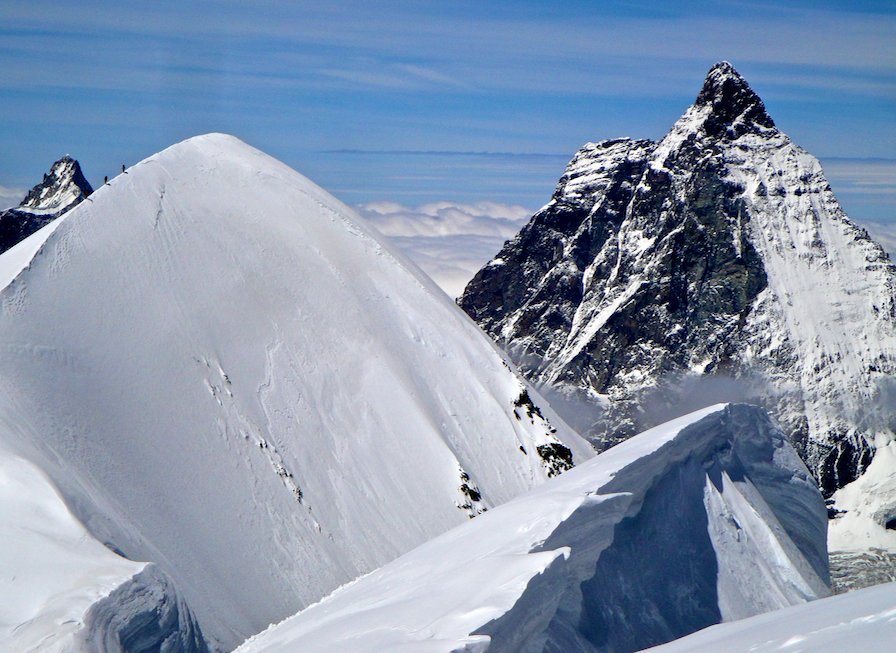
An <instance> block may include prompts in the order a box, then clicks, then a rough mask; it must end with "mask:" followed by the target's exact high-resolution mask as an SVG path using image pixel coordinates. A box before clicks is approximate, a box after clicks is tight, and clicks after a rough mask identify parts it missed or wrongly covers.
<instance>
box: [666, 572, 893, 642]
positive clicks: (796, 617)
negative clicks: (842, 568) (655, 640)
mask: <svg viewBox="0 0 896 653" xmlns="http://www.w3.org/2000/svg"><path fill="white" fill-rule="evenodd" d="M894 642H896V583H888V584H886V585H878V586H877V587H869V588H866V589H861V590H856V591H854V592H849V593H848V594H841V595H839V596H832V597H830V598H826V599H822V600H820V601H813V602H812V603H809V604H807V605H796V606H793V607H789V608H785V609H783V610H778V611H776V612H770V613H768V614H763V615H759V616H756V617H752V618H750V619H744V620H743V621H736V622H734V623H728V624H721V625H718V626H712V627H710V628H707V629H705V630H701V631H700V632H698V633H694V634H693V635H690V636H688V637H685V638H683V639H680V640H677V641H674V642H670V643H669V644H665V645H663V646H658V647H656V648H652V649H649V650H650V652H651V653H719V652H720V651H724V653H771V652H772V651H786V652H788V653H809V652H811V653H844V652H845V651H863V652H865V653H872V652H873V653H878V652H881V653H883V652H884V651H891V650H892V649H893V644H894Z"/></svg>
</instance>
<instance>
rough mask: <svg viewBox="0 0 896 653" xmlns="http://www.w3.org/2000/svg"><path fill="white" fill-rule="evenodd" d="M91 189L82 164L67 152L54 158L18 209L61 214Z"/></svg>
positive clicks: (37, 212)
mask: <svg viewBox="0 0 896 653" xmlns="http://www.w3.org/2000/svg"><path fill="white" fill-rule="evenodd" d="M92 192H93V188H91V186H90V184H89V183H88V182H87V179H85V178H84V174H83V173H82V172H81V166H80V165H79V164H78V162H77V161H76V160H75V159H73V158H72V157H70V156H69V155H68V154H66V155H65V156H63V157H62V158H61V159H59V160H58V161H56V162H55V163H54V164H53V165H52V166H51V167H50V171H49V172H48V173H46V174H45V175H44V178H43V180H42V181H41V182H40V183H39V184H37V185H36V186H35V187H34V188H32V189H31V190H30V191H29V192H28V195H26V196H25V199H24V200H22V203H21V204H20V205H19V208H20V209H21V210H23V211H28V212H29V213H36V214H40V213H54V214H57V215H58V214H60V213H62V212H64V211H66V210H68V209H69V208H71V207H72V206H74V205H75V204H77V203H78V202H80V201H81V200H83V199H84V198H85V197H88V196H89V195H90V194H91V193H92Z"/></svg>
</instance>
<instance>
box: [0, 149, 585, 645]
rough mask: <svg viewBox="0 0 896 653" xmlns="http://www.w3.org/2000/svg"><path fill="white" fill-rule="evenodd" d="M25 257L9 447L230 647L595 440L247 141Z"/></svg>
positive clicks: (10, 340)
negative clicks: (585, 437)
mask: <svg viewBox="0 0 896 653" xmlns="http://www.w3.org/2000/svg"><path fill="white" fill-rule="evenodd" d="M42 240H43V242H42ZM11 253H12V254H14V255H15V256H14V257H13V258H14V260H10V261H4V259H3V257H0V263H2V264H0V272H2V273H3V275H4V278H5V280H6V281H8V283H7V285H6V286H5V288H4V289H3V290H2V293H0V306H2V310H0V342H2V343H3V350H2V351H3V354H2V356H0V398H2V399H0V426H2V428H0V441H5V445H6V446H7V447H9V448H10V449H11V450H13V451H14V452H15V453H16V454H18V455H21V456H23V457H24V458H26V459H28V460H30V461H32V462H33V463H34V464H36V465H37V466H38V467H39V468H40V469H41V470H43V471H44V472H46V473H47V474H48V475H49V477H50V478H51V479H52V481H53V482H54V483H55V485H56V486H57V487H58V488H59V491H60V493H61V495H62V496H63V497H64V498H65V500H66V502H67V503H68V505H69V506H70V507H71V509H72V511H73V513H74V514H75V515H76V516H77V517H78V518H79V519H80V520H81V521H82V522H83V523H84V524H85V525H86V526H87V528H88V529H89V531H90V532H91V533H92V535H93V536H94V537H95V538H96V539H97V540H99V541H100V542H102V543H104V544H107V545H108V546H109V547H110V548H112V549H113V550H115V551H120V552H121V553H122V554H123V555H125V556H126V557H128V558H130V559H132V560H145V561H151V562H154V563H156V564H157V565H158V567H159V569H160V570H161V571H163V572H164V573H165V574H167V576H168V577H169V578H170V579H171V580H172V581H173V583H174V584H175V585H176V586H177V588H178V589H179V590H180V592H182V596H183V597H184V598H185V600H186V602H187V604H188V605H189V606H190V608H191V610H192V611H193V613H194V614H195V615H196V618H197V620H198V622H199V624H200V626H201V628H202V631H203V633H204V634H205V636H206V637H207V638H208V640H209V642H210V643H211V644H212V645H213V647H219V648H225V649H226V648H231V647H233V646H235V645H236V644H237V643H239V642H240V641H242V640H243V639H245V637H247V636H249V635H251V634H253V633H256V632H258V631H259V630H261V629H262V628H264V627H266V626H267V625H268V624H269V623H271V622H272V621H277V620H279V619H282V618H284V617H286V616H288V615H290V614H293V613H295V612H296V611H297V610H298V609H300V608H301V607H303V606H305V605H308V604H309V603H311V602H313V601H316V600H318V599H320V598H321V597H322V596H324V595H325V594H327V593H328V592H330V591H332V590H333V589H334V588H335V587H338V586H339V585H341V584H343V583H345V582H347V581H349V580H351V579H353V578H355V577H357V576H358V575H359V574H361V573H364V572H367V571H370V570H371V569H374V568H376V567H379V566H381V565H382V564H383V563H385V562H388V561H389V560H391V559H393V558H395V557H396V556H398V555H400V554H401V553H403V552H405V551H407V550H409V549H411V548H413V547H414V546H417V545H419V544H421V543H423V542H424V541H426V540H428V539H430V538H431V537H433V536H434V535H436V534H439V533H441V532H444V531H446V530H448V529H449V528H451V527H453V526H456V525H457V524H460V523H463V522H465V521H467V520H468V519H469V517H471V516H474V515H476V514H478V513H480V512H482V511H484V510H486V509H487V508H490V507H492V506H494V505H497V504H500V503H503V502H505V501H507V500H509V499H510V498H512V497H514V496H515V495H517V494H520V493H521V492H523V491H525V490H528V489H530V488H532V487H533V486H535V485H537V484H539V483H540V482H542V481H543V480H545V479H546V478H548V477H549V476H552V475H555V474H558V473H560V472H561V471H563V470H565V469H567V468H568V467H570V466H571V465H572V462H573V458H574V457H575V459H577V460H582V459H584V458H587V457H589V456H590V455H591V454H590V449H589V448H588V447H587V445H585V444H584V443H583V441H581V440H580V439H579V438H578V437H577V436H575V435H574V434H573V433H572V432H571V431H569V429H568V427H566V426H565V425H564V424H563V423H562V422H560V421H559V420H558V419H557V418H556V417H555V415H554V414H553V413H552V412H551V411H550V410H549V408H548V407H547V406H546V405H544V404H543V403H541V399H540V397H539V396H538V395H537V394H535V393H534V392H533V391H532V390H531V389H528V388H527V386H525V385H524V384H523V383H521V382H520V381H519V380H518V378H517V377H516V375H515V374H514V373H513V372H512V371H511V369H510V368H509V367H508V365H507V364H506V363H505V361H504V359H503V358H502V356H501V355H500V354H499V353H498V352H497V350H496V349H495V348H494V346H493V345H492V344H491V343H490V342H489V341H488V339H487V338H486V337H485V336H484V335H483V334H482V333H481V332H480V331H479V330H478V328H477V327H476V326H475V325H474V324H473V323H472V322H471V321H470V320H469V319H468V318H467V317H466V316H465V315H463V314H462V312H461V311H459V309H457V307H456V306H454V305H453V304H452V303H451V302H450V301H449V300H448V298H447V297H445V296H444V294H443V293H442V292H441V291H440V290H439V289H438V288H437V287H436V286H435V285H434V284H433V283H432V282H431V281H430V280H428V279H427V278H425V276H424V275H423V274H422V273H420V272H419V271H417V270H416V268H415V267H414V266H413V265H412V264H409V263H408V262H406V261H405V259H404V258H402V257H401V256H400V255H398V254H396V253H395V252H393V251H392V250H391V249H390V248H389V247H388V246H387V245H384V244H383V243H382V242H380V240H379V239H378V237H377V236H375V235H373V234H372V233H371V232H370V231H368V229H367V228H366V227H365V226H364V225H363V224H362V222H361V221H360V219H359V218H357V217H356V216H355V215H354V214H353V213H352V212H351V211H350V210H349V209H348V208H346V207H345V206H344V205H342V204H341V203H340V202H338V201H337V200H335V199H334V198H333V197H331V196H330V195H328V194H327V193H326V192H324V191H322V190H321V189H319V188H318V187H316V186H314V184H312V183H311V182H309V181H308V180H307V179H305V178H304V177H302V176H301V175H299V174H298V173H296V172H295V171H293V170H291V169H290V168H288V167H286V166H285V165H283V164H281V163H279V162H277V161H275V160H273V159H271V158H270V157H268V156H266V155H265V154H263V153H261V152H259V151H257V150H255V149H253V148H251V147H249V146H248V145H246V144H244V143H242V142H240V141H239V140H237V139H235V138H232V137H228V136H223V135H214V134H213V135H207V136H201V137H196V138H193V139H189V140H187V141H184V142H183V143H180V144H178V145H175V146H172V147H171V148H169V149H167V150H165V151H163V152H161V153H159V154H157V155H155V156H152V157H150V158H148V159H146V160H145V161H143V162H141V163H140V164H138V165H136V166H134V167H133V168H131V169H129V170H128V171H127V173H126V174H122V175H120V176H119V177H116V178H115V179H114V180H112V181H111V182H110V184H108V185H104V186H103V187H102V188H100V189H99V190H97V191H96V192H95V193H94V194H93V195H92V196H91V197H90V198H88V200H87V201H85V202H83V203H82V204H80V205H79V206H77V207H76V208H75V209H73V210H71V211H70V212H68V213H67V214H66V215H65V216H63V217H62V218H60V219H59V221H57V222H56V223H54V224H53V225H52V227H51V228H50V229H45V230H44V231H42V232H39V233H38V234H36V235H35V236H34V237H32V238H31V239H29V241H28V242H27V243H22V246H21V247H20V248H19V249H17V250H16V252H11ZM7 263H8V265H7ZM102 619H105V620H106V621H109V620H110V619H111V620H112V621H114V616H109V615H107V616H106V617H102Z"/></svg>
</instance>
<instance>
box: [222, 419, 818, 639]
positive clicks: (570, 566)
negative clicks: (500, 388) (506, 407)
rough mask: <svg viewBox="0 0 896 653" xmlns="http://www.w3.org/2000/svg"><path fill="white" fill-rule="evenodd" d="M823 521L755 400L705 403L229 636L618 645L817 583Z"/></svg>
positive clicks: (795, 463)
mask: <svg viewBox="0 0 896 653" xmlns="http://www.w3.org/2000/svg"><path fill="white" fill-rule="evenodd" d="M826 521H827V520H826V513H825V507H824V502H823V499H822V496H821V494H820V492H819V491H818V488H817V486H816V484H815V482H814V481H813V480H812V477H811V475H810V474H809V472H808V470H807V469H806V467H805V466H804V465H803V463H802V462H801V461H800V459H799V458H798V456H797V455H796V452H795V451H794V450H793V449H792V447H791V446H790V445H789V444H788V443H787V441H786V439H785V437H784V434H783V433H782V432H781V430H780V429H779V428H778V427H777V426H776V425H774V423H772V422H771V421H770V419H769V418H768V416H767V415H766V414H765V412H764V411H762V410H761V409H760V408H757V407H754V406H747V405H737V404H733V405H728V406H723V405H718V406H714V407H711V408H708V409H704V410H702V411H699V412H696V413H692V414H690V415H688V416H686V417H682V418H679V419H677V420H674V421H672V422H669V423H668V424H664V425H662V426H659V427H656V428H654V429H651V430H650V431H647V432H645V433H643V434H641V435H639V436H636V437H634V438H632V439H630V440H628V441H626V442H624V443H622V444H620V445H618V446H617V447H615V448H613V449H610V450H608V451H607V452H605V453H603V454H601V455H600V456H598V457H596V458H595V459H593V460H590V461H588V462H586V463H584V464H582V465H579V466H578V467H576V469H574V470H572V471H570V472H568V473H567V474H565V475H563V476H562V477H560V478H559V479H556V480H553V481H551V482H550V483H547V484H545V485H543V486H541V487H539V488H536V489H535V490H532V491H531V492H529V493H528V494H526V495H524V496H521V497H518V498H517V499H515V500H513V501H511V502H509V503H507V504H505V505H503V506H500V507H498V508H496V509H495V510H493V511H490V512H489V513H487V514H485V515H482V516H481V517H479V518H477V519H476V520H474V521H473V522H470V523H467V524H464V525H463V526H460V527H458V528H456V529H454V530H452V531H450V532H448V533H446V534H444V535H442V536H440V537H438V538H436V539H434V540H432V541H430V542H428V543H426V544H424V545H423V546H421V547H419V548H417V549H415V550H414V551H412V552H410V553H408V554H406V555H404V556H402V557H401V558H399V559H398V560H395V561H394V562H392V563H390V564H388V565H386V566H384V567H382V568H381V569H378V570H377V571H375V572H373V573H371V574H369V575H368V576H365V577H363V578H361V579H359V580H357V581H355V582H354V583H352V584H350V585H348V586H346V587H343V588H340V589H339V590H337V591H336V592H334V593H333V594H331V595H330V596H328V597H327V598H326V599H324V600H323V601H321V602H320V603H318V604H316V605H314V606H312V607H310V608H307V609H306V610H305V611H303V612H301V613H299V614H298V615H296V616H294V617H292V618H290V619H288V620H286V621H285V622H283V623H281V624H279V625H277V626H275V627H273V628H271V629H270V630H268V631H266V632H264V633H262V634H260V635H258V636H256V637H255V638H253V639H252V640H250V641H249V642H247V643H246V644H244V645H243V646H242V647H241V648H240V649H238V650H239V653H285V652H287V651H290V652H291V651H299V650H300V651H302V652H303V653H315V652H318V651H320V652H327V653H331V652H332V651H340V653H350V652H351V653H362V652H363V653H368V652H374V651H376V652H379V651H414V652H415V653H428V652H433V653H435V652H437V651H438V652H445V651H467V652H469V653H472V652H476V653H484V652H485V651H488V653H499V652H501V653H503V652H508V653H511V652H512V653H529V652H532V653H534V652H542V651H544V652H558V653H559V652H561V651H562V652H564V653H577V652H580V653H594V652H596V651H613V652H615V653H622V652H626V651H636V650H639V649H642V648H644V647H647V646H651V645H655V644H659V643H662V642H667V641H670V640H672V639H675V638H678V637H681V636H683V635H686V634H688V633H691V632H694V631H696V630H698V629H700V628H704V627H706V626H708V625H711V624H714V623H718V622H719V621H728V620H733V619H741V618H744V617H748V616H751V615H754V614H756V613H759V612H764V611H768V610H774V609H777V608H781V607H784V606H789V605H793V604H797V603H802V602H805V601H808V600H811V599H815V598H818V597H820V596H825V595H827V593H828V590H827V585H826V583H827V557H826V544H825V536H826Z"/></svg>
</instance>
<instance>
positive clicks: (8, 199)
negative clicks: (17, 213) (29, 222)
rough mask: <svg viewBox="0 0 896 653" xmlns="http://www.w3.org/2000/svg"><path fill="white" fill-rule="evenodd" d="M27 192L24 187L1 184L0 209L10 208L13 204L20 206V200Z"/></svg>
mask: <svg viewBox="0 0 896 653" xmlns="http://www.w3.org/2000/svg"><path fill="white" fill-rule="evenodd" d="M27 192H28V191H27V190H25V189H24V188H10V187H8V186H0V210H3V209H8V208H9V207H11V206H18V204H19V202H21V201H22V199H23V198H24V197H25V193H27Z"/></svg>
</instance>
